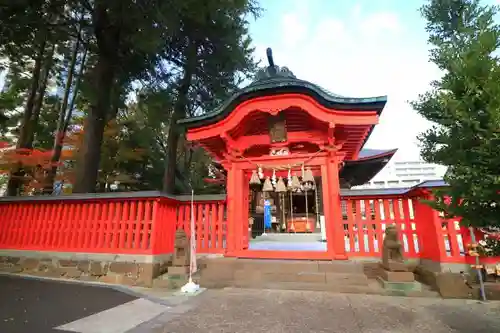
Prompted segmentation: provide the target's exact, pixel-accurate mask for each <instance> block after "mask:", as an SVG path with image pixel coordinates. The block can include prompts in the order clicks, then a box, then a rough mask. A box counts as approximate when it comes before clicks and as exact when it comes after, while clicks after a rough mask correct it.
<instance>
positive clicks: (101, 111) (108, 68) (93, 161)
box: [73, 57, 114, 193]
mask: <svg viewBox="0 0 500 333" xmlns="http://www.w3.org/2000/svg"><path fill="white" fill-rule="evenodd" d="M95 75H96V85H97V87H96V88H97V89H96V101H95V103H92V105H91V107H90V112H89V115H88V117H87V122H86V124H85V126H84V133H83V149H82V150H83V151H82V155H81V157H82V158H81V160H80V161H79V165H78V170H77V173H76V179H75V187H74V189H73V192H74V193H93V192H95V191H96V185H97V178H98V174H99V165H100V161H101V145H102V141H103V138H104V127H105V126H106V118H107V117H106V116H107V112H108V110H109V107H110V95H111V87H112V85H113V81H114V80H113V75H114V69H113V64H111V63H109V61H108V60H107V59H106V58H105V57H99V58H98V60H97V64H96V67H95Z"/></svg>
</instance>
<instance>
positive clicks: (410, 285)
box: [377, 277, 422, 295]
mask: <svg viewBox="0 0 500 333" xmlns="http://www.w3.org/2000/svg"><path fill="white" fill-rule="evenodd" d="M377 280H378V281H379V283H380V284H381V285H382V287H383V288H384V289H385V290H387V291H390V292H394V293H399V294H401V295H405V294H406V293H411V292H415V291H422V285H421V284H420V283H419V282H416V281H413V282H389V281H386V280H383V279H382V278H381V277H378V278H377Z"/></svg>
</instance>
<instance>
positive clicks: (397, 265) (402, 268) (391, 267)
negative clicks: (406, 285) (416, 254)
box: [380, 261, 408, 272]
mask: <svg viewBox="0 0 500 333" xmlns="http://www.w3.org/2000/svg"><path fill="white" fill-rule="evenodd" d="M380 266H381V267H382V268H383V269H385V270H386V271H391V272H407V271H408V266H406V264H405V263H404V262H394V261H390V262H388V263H383V262H381V263H380Z"/></svg>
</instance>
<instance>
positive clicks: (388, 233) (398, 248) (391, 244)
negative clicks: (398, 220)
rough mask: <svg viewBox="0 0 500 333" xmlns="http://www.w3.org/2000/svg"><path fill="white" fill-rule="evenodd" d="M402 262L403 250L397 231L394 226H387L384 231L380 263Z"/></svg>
mask: <svg viewBox="0 0 500 333" xmlns="http://www.w3.org/2000/svg"><path fill="white" fill-rule="evenodd" d="M389 262H399V263H402V262H403V250H402V245H401V242H400V241H399V234H398V229H397V228H396V226H395V225H388V226H387V228H386V229H385V238H384V243H383V247H382V263H383V264H384V265H387V264H388V263H389Z"/></svg>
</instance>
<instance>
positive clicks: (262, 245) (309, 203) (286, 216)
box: [248, 177, 327, 252]
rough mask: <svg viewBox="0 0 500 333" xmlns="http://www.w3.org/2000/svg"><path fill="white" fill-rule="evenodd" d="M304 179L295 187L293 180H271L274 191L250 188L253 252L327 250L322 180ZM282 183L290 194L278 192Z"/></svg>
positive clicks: (250, 222) (250, 225)
mask: <svg viewBox="0 0 500 333" xmlns="http://www.w3.org/2000/svg"><path fill="white" fill-rule="evenodd" d="M303 178H304V177H297V179H298V180H299V183H297V184H295V186H293V185H294V184H293V183H294V182H293V181H292V177H289V178H286V179H281V180H280V179H278V180H277V181H276V180H275V181H274V182H273V181H271V185H272V186H273V189H274V191H263V189H262V188H260V189H255V188H254V189H252V188H250V198H249V216H250V219H249V228H248V230H249V240H250V242H249V246H248V249H249V250H264V251H266V250H267V251H323V252H324V251H327V244H326V241H327V239H326V230H325V228H326V226H325V217H324V215H323V212H322V195H321V177H314V178H313V179H314V182H310V183H309V184H305V182H304V179H303ZM280 181H282V182H283V184H282V185H285V186H284V187H283V186H281V190H283V189H286V191H283V192H281V191H276V189H280V186H279V184H278V182H280ZM304 185H305V186H304ZM266 205H268V208H266ZM266 209H267V210H268V212H266ZM266 215H267V217H266Z"/></svg>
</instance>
